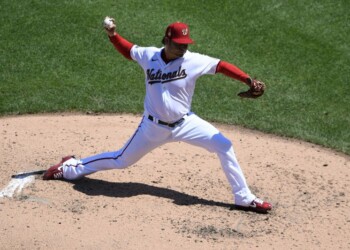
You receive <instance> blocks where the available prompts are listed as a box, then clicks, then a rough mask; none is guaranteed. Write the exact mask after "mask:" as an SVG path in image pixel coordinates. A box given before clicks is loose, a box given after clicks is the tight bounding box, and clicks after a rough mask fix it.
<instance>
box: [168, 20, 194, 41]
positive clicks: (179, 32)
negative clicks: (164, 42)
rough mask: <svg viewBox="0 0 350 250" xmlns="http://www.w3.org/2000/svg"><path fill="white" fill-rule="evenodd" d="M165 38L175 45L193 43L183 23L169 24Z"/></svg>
mask: <svg viewBox="0 0 350 250" xmlns="http://www.w3.org/2000/svg"><path fill="white" fill-rule="evenodd" d="M165 36H166V37H168V38H170V39H171V40H172V41H173V42H175V43H180V44H189V43H193V42H194V41H193V40H192V39H191V38H190V30H189V28H188V25H187V24H185V23H180V22H176V23H172V24H170V25H169V26H168V27H167V29H166V31H165Z"/></svg>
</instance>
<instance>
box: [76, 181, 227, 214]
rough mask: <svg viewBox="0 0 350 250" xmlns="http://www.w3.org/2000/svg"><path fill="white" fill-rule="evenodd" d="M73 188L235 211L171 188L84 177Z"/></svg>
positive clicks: (117, 196) (96, 193)
mask: <svg viewBox="0 0 350 250" xmlns="http://www.w3.org/2000/svg"><path fill="white" fill-rule="evenodd" d="M72 183H73V188H74V189H75V190H77V191H79V192H82V193H84V194H86V195H91V196H98V195H104V196H108V197H116V198H128V197H133V196H137V195H152V196H156V197H160V198H166V199H170V200H173V202H174V203H175V204H176V205H182V206H189V205H197V204H199V205H205V206H217V207H224V208H230V209H234V208H233V207H232V204H229V203H224V202H218V201H213V200H206V199H202V198H199V197H197V196H193V195H189V194H185V193H182V192H178V191H175V190H172V189H169V188H163V187H156V186H151V185H147V184H143V183H137V182H108V181H104V180H96V179H90V178H87V177H84V178H83V179H81V180H79V181H74V182H72Z"/></svg>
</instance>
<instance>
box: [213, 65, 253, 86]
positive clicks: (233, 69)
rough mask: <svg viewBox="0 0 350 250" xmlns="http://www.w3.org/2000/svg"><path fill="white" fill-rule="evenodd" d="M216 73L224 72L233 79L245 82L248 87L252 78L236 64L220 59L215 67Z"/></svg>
mask: <svg viewBox="0 0 350 250" xmlns="http://www.w3.org/2000/svg"><path fill="white" fill-rule="evenodd" d="M216 73H221V74H224V75H225V76H228V77H231V78H233V79H236V80H238V81H241V82H243V83H245V84H247V85H248V86H249V87H250V85H251V82H252V79H251V78H250V76H249V75H248V74H247V73H245V72H244V71H242V70H241V69H240V68H238V67H237V66H235V65H233V64H231V63H228V62H226V61H220V62H219V63H218V65H217V67H216Z"/></svg>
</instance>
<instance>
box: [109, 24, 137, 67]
mask: <svg viewBox="0 0 350 250" xmlns="http://www.w3.org/2000/svg"><path fill="white" fill-rule="evenodd" d="M115 28H116V26H115V24H113V25H112V26H111V27H109V28H105V30H106V32H107V34H108V37H109V40H110V41H111V43H112V44H113V46H114V48H116V50H118V51H119V53H120V54H122V55H123V56H124V57H125V58H127V59H129V60H132V58H131V56H130V51H131V48H132V47H133V46H134V44H133V43H131V42H129V41H128V40H126V39H125V38H124V37H122V36H121V35H119V34H118V33H117V32H116V31H115Z"/></svg>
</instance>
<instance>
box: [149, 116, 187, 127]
mask: <svg viewBox="0 0 350 250" xmlns="http://www.w3.org/2000/svg"><path fill="white" fill-rule="evenodd" d="M186 115H188V114H186ZM148 119H149V120H151V121H152V122H156V123H158V124H161V125H165V126H168V127H170V128H174V127H176V126H177V125H179V124H181V123H182V122H183V121H184V120H185V118H183V117H182V118H181V119H180V120H178V121H176V122H173V123H168V122H163V121H161V120H156V119H155V118H154V117H153V116H151V115H148Z"/></svg>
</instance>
